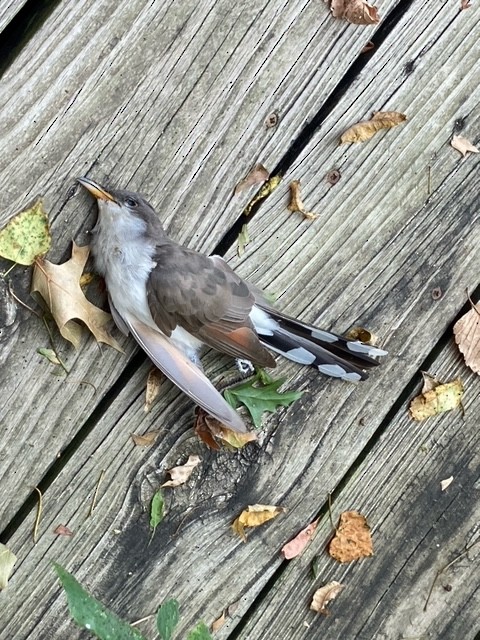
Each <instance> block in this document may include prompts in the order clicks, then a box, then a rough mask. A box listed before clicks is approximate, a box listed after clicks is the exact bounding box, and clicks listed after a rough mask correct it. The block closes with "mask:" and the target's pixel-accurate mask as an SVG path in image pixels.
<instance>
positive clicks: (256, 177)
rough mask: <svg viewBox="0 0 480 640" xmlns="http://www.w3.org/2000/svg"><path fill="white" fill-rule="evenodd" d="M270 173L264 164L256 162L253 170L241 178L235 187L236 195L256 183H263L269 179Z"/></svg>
mask: <svg viewBox="0 0 480 640" xmlns="http://www.w3.org/2000/svg"><path fill="white" fill-rule="evenodd" d="M269 177H270V174H269V173H268V171H267V170H266V169H265V167H264V166H263V164H256V165H255V166H254V167H253V169H252V170H251V171H249V172H248V173H247V175H246V176H245V177H244V178H242V179H241V180H240V182H239V183H238V184H237V186H236V187H235V192H234V193H235V195H238V194H239V193H241V192H242V191H245V189H248V187H252V186H253V185H254V184H262V183H263V182H265V180H268V178H269Z"/></svg>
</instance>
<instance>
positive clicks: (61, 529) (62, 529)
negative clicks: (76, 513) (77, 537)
mask: <svg viewBox="0 0 480 640" xmlns="http://www.w3.org/2000/svg"><path fill="white" fill-rule="evenodd" d="M53 533H56V534H57V536H65V537H68V538H69V537H71V536H73V531H71V530H70V529H69V528H68V527H66V526H65V525H64V524H59V525H58V527H57V528H56V529H54V531H53Z"/></svg>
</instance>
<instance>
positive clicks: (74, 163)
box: [0, 0, 395, 522]
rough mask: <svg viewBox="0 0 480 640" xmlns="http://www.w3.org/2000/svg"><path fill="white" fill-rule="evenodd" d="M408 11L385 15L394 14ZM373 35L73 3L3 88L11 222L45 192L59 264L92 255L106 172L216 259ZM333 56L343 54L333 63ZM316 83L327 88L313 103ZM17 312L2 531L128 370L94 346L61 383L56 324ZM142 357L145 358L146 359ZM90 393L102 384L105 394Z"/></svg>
mask: <svg viewBox="0 0 480 640" xmlns="http://www.w3.org/2000/svg"><path fill="white" fill-rule="evenodd" d="M394 4H395V2H393V0H392V1H389V2H385V3H383V5H382V6H383V11H384V12H387V11H388V9H389V8H391V7H392V6H394ZM352 33H356V34H358V42H357V43H356V47H350V48H349V50H348V51H347V52H346V54H345V55H342V56H337V55H336V52H337V53H339V52H340V51H341V50H342V47H344V46H345V42H347V41H348V40H350V38H351V37H352V36H351V34H352ZM370 33H371V30H370V29H367V30H361V29H349V28H348V25H346V24H344V23H341V22H338V21H334V20H332V19H331V17H330V15H329V13H328V11H327V10H326V8H323V7H320V8H319V6H318V3H317V2H313V1H311V2H305V1H304V0H303V1H300V0H297V1H296V2H289V3H286V2H284V1H282V0H271V1H270V2H269V1H267V0H265V1H264V2H263V4H262V3H261V4H259V3H258V2H256V1H255V2H253V0H252V1H250V2H246V3H242V5H241V6H240V5H235V6H233V7H232V6H231V4H230V3H227V2H214V1H213V0H210V1H207V0H204V1H203V2H200V3H198V2H182V3H180V4H179V3H145V2H144V1H143V0H136V1H135V2H126V1H124V2H120V3H119V2H112V0H102V1H100V2H89V1H87V0H83V1H81V2H75V3H68V2H66V3H60V4H59V6H58V7H57V8H56V10H55V11H54V12H53V13H52V15H51V16H50V18H49V20H48V21H47V22H46V23H45V24H44V25H43V26H42V28H41V29H40V30H39V32H38V37H37V38H34V39H32V40H31V41H30V42H29V43H28V44H27V46H26V47H25V50H24V51H23V52H22V53H21V54H20V55H19V56H18V57H17V59H16V60H15V61H14V63H13V64H12V66H11V67H10V68H9V69H8V71H7V72H6V74H5V76H4V78H3V79H2V86H1V87H0V109H1V114H2V115H1V118H0V132H1V134H2V141H3V149H4V153H3V154H2V157H1V158H0V185H1V189H2V203H3V209H2V214H1V218H2V220H4V219H5V217H6V215H7V214H8V215H10V214H11V213H13V212H14V211H15V210H18V209H19V208H20V207H22V206H24V205H25V203H26V202H27V201H28V200H29V199H30V198H31V197H33V196H34V195H35V194H38V193H42V194H45V199H46V202H47V205H48V208H49V210H50V212H51V218H52V229H53V237H54V248H53V250H52V252H51V253H52V258H53V260H54V261H55V260H59V259H61V258H65V257H66V255H67V246H68V244H69V242H70V240H71V238H72V237H75V239H76V240H77V242H80V243H81V244H82V243H85V241H86V240H87V236H86V234H85V231H86V229H88V228H90V227H91V226H92V223H93V220H94V207H93V206H92V204H91V203H90V202H89V200H87V197H86V196H85V195H83V194H82V195H81V196H79V197H73V192H72V191H71V187H72V185H73V179H74V177H75V176H77V175H82V174H85V173H87V172H88V171H92V172H93V174H94V175H95V177H96V178H97V179H99V180H104V179H107V178H108V179H110V180H111V181H112V182H115V183H116V184H117V185H122V186H130V187H131V188H135V189H138V190H143V191H144V192H145V193H147V194H148V195H149V197H150V198H151V200H152V201H153V202H154V203H155V205H156V206H157V207H158V210H159V211H160V212H161V215H162V218H163V219H164V220H165V222H166V224H167V226H168V228H169V230H170V231H171V233H172V235H173V236H174V237H175V239H177V240H180V241H184V242H186V243H188V244H190V245H191V246H195V247H197V248H201V249H203V250H205V251H210V250H212V249H213V247H214V246H215V243H216V242H217V241H218V239H219V238H220V237H221V235H222V234H223V233H224V231H225V229H226V228H228V226H229V224H230V222H231V221H232V220H234V219H236V217H237V215H238V212H239V210H240V207H239V203H238V201H233V200H232V196H231V192H232V187H233V185H234V183H235V182H236V180H237V177H240V176H241V175H242V174H243V173H244V172H245V171H246V169H247V167H248V166H249V165H250V164H251V163H252V162H253V161H254V160H255V159H256V158H257V155H258V154H259V153H261V154H262V155H263V157H264V158H267V159H272V160H271V163H272V164H273V162H274V160H273V159H276V158H278V157H279V155H280V154H281V153H282V152H283V151H284V149H285V146H286V143H287V142H289V141H290V140H291V138H292V137H294V136H295V135H296V134H297V133H298V129H299V128H300V127H301V125H302V124H303V122H304V119H305V118H308V117H309V116H311V115H313V114H314V113H315V111H316V109H317V108H318V107H319V105H320V104H321V103H322V101H323V100H324V99H325V98H326V97H327V96H328V94H329V93H330V92H331V91H332V89H333V88H334V87H335V85H336V84H337V83H338V82H339V80H340V79H341V77H342V75H343V74H344V72H345V70H346V69H347V67H348V65H349V64H350V63H351V61H352V60H353V59H354V58H355V56H356V55H357V54H358V52H359V51H360V50H361V47H362V45H363V43H364V42H365V41H366V40H367V39H368V37H369V34H370ZM325 42H331V43H332V45H331V47H330V48H329V49H328V50H326V49H325ZM342 43H343V44H342ZM331 56H336V57H335V63H334V64H332V60H331ZM312 60H314V61H315V65H314V68H312V64H311V61H312ZM309 61H310V62H309ZM312 74H313V81H314V82H315V83H316V85H315V86H317V85H319V86H320V87H321V89H320V90H315V91H313V92H312V90H311V87H312V85H311V82H312ZM320 78H322V82H321V83H320V82H319V79H320ZM259 105H263V106H262V108H259ZM288 105H296V106H295V108H293V107H290V108H288ZM272 109H278V110H279V111H280V114H281V116H282V119H281V122H280V125H279V127H278V128H277V130H274V131H272V130H268V131H267V130H266V129H265V127H264V125H263V121H264V118H265V116H266V115H267V114H268V113H269V111H271V110H272ZM87 202H88V205H87ZM87 206H89V207H90V209H89V212H90V213H89V215H88V217H87V219H86V213H85V212H86V207H87ZM29 273H30V272H29V270H28V269H27V270H24V269H22V270H18V269H17V271H16V274H15V275H14V276H13V279H14V289H15V291H16V292H17V295H19V296H20V297H23V298H24V299H27V298H28V283H29V277H30V276H29ZM16 311H17V314H16V317H15V318H14V319H13V320H12V319H11V315H12V314H10V316H9V325H8V326H9V327H10V329H9V339H8V341H7V342H6V344H5V345H3V351H2V354H3V358H2V359H4V367H3V368H2V371H1V372H0V385H1V387H2V389H3V390H4V394H5V397H7V398H8V402H7V403H5V405H4V406H3V407H2V410H1V411H2V414H1V418H0V419H1V420H2V423H4V424H6V425H8V429H7V430H6V431H3V432H2V440H4V442H2V448H3V455H4V456H5V459H6V460H8V461H9V464H8V467H7V466H5V465H2V468H1V471H0V482H1V483H2V487H3V491H4V500H3V502H2V507H1V509H2V512H1V521H2V522H7V521H8V520H9V519H10V518H11V517H12V516H13V514H14V513H15V511H16V510H17V509H18V507H19V505H20V504H22V502H23V500H24V499H25V497H26V495H28V493H29V492H30V490H31V486H32V485H34V484H36V483H37V482H38V481H39V480H40V478H41V477H42V476H43V475H44V473H45V471H46V469H47V468H48V467H49V466H50V465H51V464H52V462H53V461H54V460H55V459H56V456H57V454H58V452H59V451H61V450H62V449H63V448H64V447H65V446H66V445H67V443H69V442H70V440H71V439H72V437H74V436H75V434H76V433H78V431H79V429H80V428H81V426H82V424H84V423H85V421H86V420H87V419H88V417H89V416H90V415H91V413H92V411H93V410H94V409H95V407H96V406H98V405H99V403H102V402H103V398H104V397H105V393H106V392H107V391H108V389H109V388H110V387H111V385H112V383H113V382H114V380H115V379H116V378H118V376H119V374H120V373H121V371H122V370H123V369H124V367H125V363H126V362H127V361H128V359H127V360H126V359H125V358H122V357H121V356H119V355H118V354H117V353H115V352H113V351H111V350H108V349H107V350H104V351H103V353H102V354H101V356H100V357H99V355H98V348H97V346H96V345H95V344H93V342H92V341H91V340H87V339H86V342H85V345H84V347H83V348H82V350H81V351H80V352H79V353H78V354H75V353H73V351H72V350H71V349H70V348H69V347H68V345H63V344H62V345H61V346H60V347H59V349H60V352H61V356H62V358H64V359H65V360H66V362H67V364H68V366H71V367H72V374H71V375H70V379H71V380H75V381H76V382H75V383H74V384H71V383H70V379H67V380H66V381H63V379H59V380H57V381H55V382H54V378H53V377H52V376H50V375H49V365H48V364H47V363H46V362H44V361H43V360H42V359H41V358H40V357H39V356H38V355H37V353H36V350H37V348H38V347H41V346H46V345H47V344H48V342H47V341H48V336H47V333H46V331H45V329H44V327H43V325H42V324H41V323H39V322H38V320H37V318H35V317H31V316H30V315H29V314H28V312H27V311H25V310H24V309H21V308H17V309H16ZM124 344H125V343H124ZM126 344H127V345H128V346H127V347H126V349H127V355H128V356H129V355H130V354H131V352H132V345H131V343H130V342H127V343H126ZM79 381H87V382H89V383H91V384H93V385H94V387H95V388H96V389H97V393H96V395H92V394H93V392H92V388H91V387H89V386H85V385H79ZM27 387H28V389H29V398H30V406H26V405H25V402H24V396H23V390H24V389H25V388H27ZM185 406H188V404H187V401H185ZM39 442H42V447H41V448H40V447H39V446H38V443H39ZM5 473H6V475H5Z"/></svg>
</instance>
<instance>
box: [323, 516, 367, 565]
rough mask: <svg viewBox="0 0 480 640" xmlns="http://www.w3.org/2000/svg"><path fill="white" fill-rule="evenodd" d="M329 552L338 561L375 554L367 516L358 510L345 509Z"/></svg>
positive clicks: (347, 560) (350, 560)
mask: <svg viewBox="0 0 480 640" xmlns="http://www.w3.org/2000/svg"><path fill="white" fill-rule="evenodd" d="M328 553H329V554H330V555H331V556H332V558H334V559H335V560H338V562H352V560H358V559H359V558H366V557H368V556H373V546H372V536H371V533H370V527H369V526H368V522H367V519H366V518H365V516H363V515H362V514H361V513H358V511H344V512H343V513H342V514H341V515H340V522H339V525H338V529H337V531H336V533H335V536H334V537H333V539H332V540H331V542H330V544H329V546H328Z"/></svg>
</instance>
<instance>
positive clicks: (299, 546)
mask: <svg viewBox="0 0 480 640" xmlns="http://www.w3.org/2000/svg"><path fill="white" fill-rule="evenodd" d="M317 525H318V520H314V522H311V523H310V524H309V525H308V526H306V527H305V529H302V530H301V531H300V533H298V534H297V535H296V536H295V538H293V539H292V540H290V542H287V544H285V545H284V546H283V547H282V555H283V557H284V558H285V560H291V559H292V558H296V557H297V556H299V555H300V554H301V553H302V551H303V550H304V549H305V547H306V546H307V544H308V543H309V542H310V540H311V538H312V536H313V534H314V533H315V529H316V528H317Z"/></svg>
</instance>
